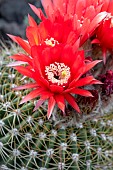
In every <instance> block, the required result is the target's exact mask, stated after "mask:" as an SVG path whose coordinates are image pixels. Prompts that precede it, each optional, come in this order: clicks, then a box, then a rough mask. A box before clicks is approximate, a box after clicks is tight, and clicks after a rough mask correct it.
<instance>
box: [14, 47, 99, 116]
mask: <svg viewBox="0 0 113 170" xmlns="http://www.w3.org/2000/svg"><path fill="white" fill-rule="evenodd" d="M31 56H32V58H33V62H32V63H33V65H32V70H31V69H29V68H27V67H23V66H16V67H14V68H15V69H16V70H18V71H19V72H20V73H21V74H23V75H25V76H28V77H30V78H32V79H34V81H35V83H31V84H26V85H23V86H20V87H17V88H16V89H17V90H21V89H28V88H35V90H33V91H31V92H30V93H29V94H28V95H27V96H26V97H25V98H24V99H23V100H22V101H21V104H22V103H24V102H27V101H29V100H31V99H33V98H36V97H40V99H39V100H38V102H37V104H36V107H35V110H36V109H37V108H38V107H39V106H40V105H41V104H42V103H43V102H44V101H45V100H48V113H47V117H48V118H50V116H51V114H52V111H53V109H54V106H55V104H57V105H58V107H59V108H60V109H61V110H62V112H63V114H64V115H65V102H66V101H67V102H68V103H69V104H70V105H71V106H72V107H73V108H74V109H75V110H76V111H77V112H80V110H79V107H78V105H77V103H76V99H75V97H74V94H76V95H82V96H86V97H88V96H92V94H91V93H90V92H89V91H88V90H85V89H82V88H81V87H83V86H86V85H90V84H97V83H100V82H99V81H98V80H96V79H95V78H94V77H93V76H87V77H84V78H82V75H84V74H85V73H86V72H87V71H89V70H90V69H91V68H92V67H94V66H95V65H96V64H97V63H99V62H100V61H98V60H96V61H93V62H89V63H85V58H84V51H78V52H77V53H73V49H72V47H71V46H68V45H66V46H62V45H56V46H54V47H53V48H50V47H46V48H45V47H44V48H43V45H42V46H33V47H32V48H31Z"/></svg>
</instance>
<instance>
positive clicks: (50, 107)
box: [47, 97, 56, 119]
mask: <svg viewBox="0 0 113 170" xmlns="http://www.w3.org/2000/svg"><path fill="white" fill-rule="evenodd" d="M55 103H56V102H55V99H54V98H53V97H50V99H49V101H48V111H47V118H48V119H49V118H50V116H51V114H52V111H53V109H54V106H55Z"/></svg>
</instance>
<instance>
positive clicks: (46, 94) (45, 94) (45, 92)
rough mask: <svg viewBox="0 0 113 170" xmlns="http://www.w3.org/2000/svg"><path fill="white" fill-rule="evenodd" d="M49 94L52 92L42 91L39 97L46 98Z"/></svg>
mask: <svg viewBox="0 0 113 170" xmlns="http://www.w3.org/2000/svg"><path fill="white" fill-rule="evenodd" d="M51 96H53V93H51V92H49V91H43V92H42V93H41V99H45V100H46V99H48V98H50V97H51Z"/></svg>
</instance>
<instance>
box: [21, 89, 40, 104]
mask: <svg viewBox="0 0 113 170" xmlns="http://www.w3.org/2000/svg"><path fill="white" fill-rule="evenodd" d="M42 91H43V89H40V88H38V89H36V90H33V91H31V92H30V93H29V94H28V95H27V96H25V97H24V99H22V101H21V102H20V104H23V103H25V102H27V101H30V100H31V99H34V98H36V97H38V96H39V95H40V94H41V92H42Z"/></svg>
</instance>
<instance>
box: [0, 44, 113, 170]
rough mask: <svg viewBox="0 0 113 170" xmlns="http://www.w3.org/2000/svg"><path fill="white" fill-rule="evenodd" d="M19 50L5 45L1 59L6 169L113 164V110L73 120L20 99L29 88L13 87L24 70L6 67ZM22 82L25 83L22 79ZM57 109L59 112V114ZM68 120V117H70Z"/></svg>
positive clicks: (0, 149)
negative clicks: (70, 121) (47, 113)
mask: <svg viewBox="0 0 113 170" xmlns="http://www.w3.org/2000/svg"><path fill="white" fill-rule="evenodd" d="M15 51H18V47H16V46H15V45H12V47H11V49H6V48H5V50H4V49H3V50H2V54H1V56H2V60H1V61H2V62H1V65H0V70H1V73H0V75H1V78H0V79H1V80H0V81H1V82H0V84H1V85H0V167H1V169H2V170H46V169H48V170H95V169H96V170H104V169H106V170H112V169H113V114H112V112H110V113H109V114H103V115H102V114H100V113H99V111H98V112H97V111H96V112H97V113H96V116H95V114H94V113H92V115H93V116H91V118H90V119H89V117H90V116H89V117H87V116H86V119H85V118H81V121H76V122H75V123H74V124H72V125H70V126H68V125H67V124H66V123H65V122H62V120H63V119H62V118H61V121H60V122H59V120H57V122H58V123H56V118H55V119H53V118H51V119H50V120H48V119H47V117H46V105H43V107H41V108H39V109H38V110H37V111H35V112H33V111H32V110H33V107H34V105H35V101H32V102H31V101H30V102H27V104H23V105H19V103H20V100H21V99H22V97H23V96H25V95H26V94H27V93H28V92H29V91H28V90H26V91H21V92H20V91H16V92H15V91H13V90H12V88H13V87H15V86H17V85H19V84H22V81H30V79H26V78H25V79H24V80H23V79H22V76H21V75H20V74H19V73H17V71H15V70H14V69H12V68H8V67H6V64H7V63H9V58H8V57H6V55H8V54H9V55H12V54H13V53H15ZM20 82H21V83H20ZM57 115H58V114H57ZM67 121H69V120H68V118H67Z"/></svg>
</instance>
